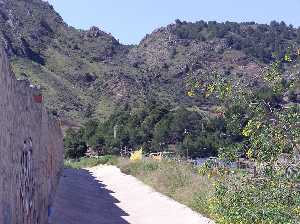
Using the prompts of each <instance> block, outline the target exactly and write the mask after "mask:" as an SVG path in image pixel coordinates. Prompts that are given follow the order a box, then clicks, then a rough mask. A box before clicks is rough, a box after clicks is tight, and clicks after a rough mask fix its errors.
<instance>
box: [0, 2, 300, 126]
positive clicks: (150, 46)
mask: <svg viewBox="0 0 300 224" xmlns="http://www.w3.org/2000/svg"><path fill="white" fill-rule="evenodd" d="M0 40H1V44H2V45H3V46H4V48H5V50H6V52H7V54H8V55H9V58H10V60H11V65H12V68H13V70H14V72H15V73H16V75H17V77H18V78H19V79H29V80H30V81H32V82H33V83H34V84H38V85H40V87H41V89H42V90H43V92H44V95H45V98H46V104H47V106H48V107H49V108H50V109H52V110H53V112H55V113H56V112H58V113H59V114H60V116H61V117H65V118H67V119H71V120H74V121H78V122H82V121H85V120H87V119H89V118H93V117H97V118H100V119H106V118H107V117H108V116H109V115H110V114H111V112H112V111H113V109H114V108H115V107H119V106H126V107H127V108H129V109H134V108H136V107H138V106H139V105H141V104H143V103H144V102H145V101H146V100H147V99H155V100H156V101H161V102H163V103H168V104H169V105H172V106H174V107H176V106H178V105H185V106H194V105H196V106H200V107H205V106H207V105H211V104H213V102H207V101H206V100H205V99H204V98H203V99H202V98H197V99H196V98H195V99H193V98H190V97H188V96H187V94H186V93H187V90H188V87H187V85H188V84H187V83H188V82H189V80H191V79H201V80H203V81H205V80H208V79H211V78H213V75H212V74H213V73H216V72H217V73H220V74H222V75H224V76H226V77H228V79H231V80H237V79H239V80H242V82H241V83H246V84H247V86H257V84H258V83H259V82H260V80H261V78H262V74H263V71H264V69H265V67H266V65H268V64H269V63H271V62H272V61H274V60H275V59H276V58H277V57H278V58H279V57H282V56H283V55H285V53H286V52H287V51H288V50H289V47H293V49H296V48H298V46H299V45H300V29H299V28H298V29H296V28H293V27H292V26H287V25H286V24H285V23H283V22H281V23H277V22H272V23H271V24H270V25H264V24H256V23H254V22H249V23H233V22H226V23H217V22H204V21H199V22H196V23H188V22H182V21H180V20H176V21H175V23H174V24H171V25H169V26H167V27H163V28H159V29H157V30H155V31H154V32H153V33H151V34H150V35H147V36H146V37H145V38H144V39H143V40H142V41H141V42H140V43H139V44H138V45H130V46H129V45H122V44H120V43H119V42H118V41H117V40H116V39H115V38H114V37H113V36H112V35H111V34H109V33H106V32H104V31H102V30H100V29H99V28H97V27H92V28H90V29H89V30H78V29H75V28H73V27H70V26H68V25H67V24H66V23H65V22H64V21H63V19H62V18H61V16H60V15H59V14H58V13H57V12H55V10H54V9H53V7H52V6H51V5H50V4H49V3H48V2H45V1H41V0H0ZM291 69H292V68H291ZM293 69H294V70H297V69H298V67H294V68H293ZM297 71H298V70H297Z"/></svg>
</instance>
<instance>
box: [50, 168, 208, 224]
mask: <svg viewBox="0 0 300 224" xmlns="http://www.w3.org/2000/svg"><path fill="white" fill-rule="evenodd" d="M53 211H54V212H53V215H52V217H51V221H50V223H51V224H127V223H130V224H208V223H213V222H212V221H211V220H209V219H207V218H205V217H202V216H201V215H199V214H197V213H195V212H193V211H192V210H191V209H189V208H187V207H186V206H184V205H181V204H179V203H177V202H175V201H174V200H171V199H169V198H168V197H166V196H164V195H162V194H160V193H157V192H155V191H154V190H153V189H151V188H150V187H148V186H146V185H144V184H143V183H141V182H140V181H138V180H137V179H136V178H134V177H132V176H128V175H125V174H123V173H121V172H120V170H119V169H118V168H116V167H114V166H98V167H95V168H91V169H89V170H72V169H66V170H65V172H64V176H63V177H62V178H61V181H60V185H59V189H58V192H57V195H56V200H55V203H54V206H53Z"/></svg>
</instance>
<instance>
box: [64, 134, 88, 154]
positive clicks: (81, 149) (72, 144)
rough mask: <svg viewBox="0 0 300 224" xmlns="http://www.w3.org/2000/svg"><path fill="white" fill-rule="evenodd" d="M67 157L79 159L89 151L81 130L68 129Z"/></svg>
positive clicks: (65, 142)
mask: <svg viewBox="0 0 300 224" xmlns="http://www.w3.org/2000/svg"><path fill="white" fill-rule="evenodd" d="M64 146H65V157H66V158H70V159H78V158H80V157H83V156H84V155H85V153H86V151H87V145H86V143H85V141H84V140H83V135H82V133H81V132H76V131H74V130H73V129H68V130H67V132H66V137H65V138H64Z"/></svg>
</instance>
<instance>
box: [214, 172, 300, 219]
mask: <svg viewBox="0 0 300 224" xmlns="http://www.w3.org/2000/svg"><path fill="white" fill-rule="evenodd" d="M210 206H211V212H212V214H216V217H215V218H216V220H218V223H220V224H240V223H242V224H251V223H276V224H287V223H290V224H296V223H299V222H300V213H299V208H300V192H299V191H298V190H297V189H296V188H295V185H294V184H293V183H291V182H289V181H287V180H282V179H276V178H271V179H266V178H263V179H262V178H259V179H254V178H247V177H240V178H237V177H227V179H226V181H222V182H220V183H218V184H217V185H216V192H215V194H214V197H213V198H212V199H210Z"/></svg>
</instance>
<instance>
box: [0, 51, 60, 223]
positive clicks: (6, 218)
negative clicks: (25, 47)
mask: <svg viewBox="0 0 300 224" xmlns="http://www.w3.org/2000/svg"><path fill="white" fill-rule="evenodd" d="M62 168H63V140H62V133H61V128H60V123H59V121H58V120H57V118H56V117H54V116H52V115H50V114H49V113H48V112H47V111H46V109H45V107H44V105H43V97H42V95H41V92H40V90H39V89H37V88H36V87H34V86H31V85H30V83H29V82H28V81H18V80H17V79H16V78H15V76H14V74H13V73H12V72H11V69H10V65H9V63H8V59H7V57H6V56H5V53H4V51H3V50H2V49H1V50H0V223H1V224H46V223H47V219H48V208H49V206H50V205H51V203H52V200H53V197H54V194H55V189H56V186H57V183H58V179H59V176H60V172H61V170H62Z"/></svg>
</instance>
